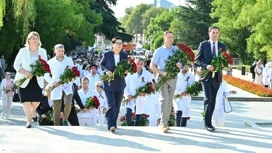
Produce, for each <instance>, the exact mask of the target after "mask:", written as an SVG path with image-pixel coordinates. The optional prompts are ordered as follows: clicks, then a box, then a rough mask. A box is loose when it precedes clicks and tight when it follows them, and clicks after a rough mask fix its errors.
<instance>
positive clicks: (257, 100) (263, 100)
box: [192, 96, 272, 102]
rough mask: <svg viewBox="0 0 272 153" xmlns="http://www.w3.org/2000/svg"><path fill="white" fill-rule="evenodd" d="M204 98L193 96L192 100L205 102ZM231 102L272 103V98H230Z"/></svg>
mask: <svg viewBox="0 0 272 153" xmlns="http://www.w3.org/2000/svg"><path fill="white" fill-rule="evenodd" d="M203 99H204V97H196V96H192V100H203ZM228 99H229V101H239V102H272V97H229V98H228Z"/></svg>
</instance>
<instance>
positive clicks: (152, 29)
mask: <svg viewBox="0 0 272 153" xmlns="http://www.w3.org/2000/svg"><path fill="white" fill-rule="evenodd" d="M174 17H175V14H174V12H173V11H168V10H164V11H163V12H162V13H161V14H158V15H157V16H156V17H155V18H151V21H150V23H149V25H148V26H147V29H146V30H145V36H146V38H147V39H148V40H150V44H151V45H150V46H151V47H150V49H151V50H155V49H156V48H157V47H158V45H159V46H160V45H161V42H162V41H163V38H162V36H163V32H164V31H166V30H169V29H170V25H171V22H172V21H173V20H174ZM155 41H156V43H155Z"/></svg>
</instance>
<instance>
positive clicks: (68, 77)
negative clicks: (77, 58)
mask: <svg viewBox="0 0 272 153" xmlns="http://www.w3.org/2000/svg"><path fill="white" fill-rule="evenodd" d="M79 76H80V72H79V71H78V69H77V67H75V66H73V67H72V68H71V69H69V66H67V67H66V69H65V70H64V72H63V74H62V75H61V76H60V81H59V84H65V83H69V82H71V81H73V80H74V79H75V78H76V77H79Z"/></svg>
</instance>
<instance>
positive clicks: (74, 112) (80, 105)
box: [61, 83, 85, 114]
mask: <svg viewBox="0 0 272 153" xmlns="http://www.w3.org/2000/svg"><path fill="white" fill-rule="evenodd" d="M75 101H76V103H77V104H78V106H79V107H80V109H84V108H85V106H84V105H83V104H82V101H81V99H80V97H79V95H78V93H77V85H76V84H75V83H73V98H72V108H71V112H70V114H76V108H75ZM63 111H64V101H62V105H61V112H63Z"/></svg>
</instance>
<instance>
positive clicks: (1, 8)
mask: <svg viewBox="0 0 272 153" xmlns="http://www.w3.org/2000/svg"><path fill="white" fill-rule="evenodd" d="M5 7H6V1H5V0H1V1H0V27H2V26H3V18H4V16H5V12H6V9H5Z"/></svg>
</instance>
